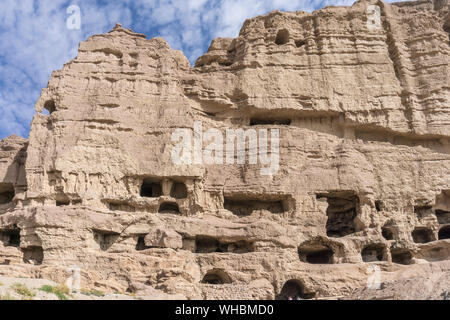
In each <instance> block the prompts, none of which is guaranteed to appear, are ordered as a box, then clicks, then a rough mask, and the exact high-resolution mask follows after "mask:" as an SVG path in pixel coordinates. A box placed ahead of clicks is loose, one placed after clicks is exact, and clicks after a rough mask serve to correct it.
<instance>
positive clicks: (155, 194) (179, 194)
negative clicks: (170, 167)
mask: <svg viewBox="0 0 450 320" xmlns="http://www.w3.org/2000/svg"><path fill="white" fill-rule="evenodd" d="M139 195H140V196H141V197H144V198H159V197H161V196H168V197H171V198H173V199H177V200H179V199H186V198H187V197H188V191H187V187H186V184H185V183H184V182H182V181H176V180H173V179H156V178H149V179H144V180H143V181H142V184H141V187H140V192H139ZM158 213H175V214H177V213H180V208H179V206H178V204H177V202H175V201H165V202H163V203H161V204H160V205H159V208H158Z"/></svg>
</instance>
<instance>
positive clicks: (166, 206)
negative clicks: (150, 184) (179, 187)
mask: <svg viewBox="0 0 450 320" xmlns="http://www.w3.org/2000/svg"><path fill="white" fill-rule="evenodd" d="M158 212H159V213H174V214H175V213H180V208H179V207H178V204H177V203H176V202H163V203H161V205H160V206H159V209H158Z"/></svg>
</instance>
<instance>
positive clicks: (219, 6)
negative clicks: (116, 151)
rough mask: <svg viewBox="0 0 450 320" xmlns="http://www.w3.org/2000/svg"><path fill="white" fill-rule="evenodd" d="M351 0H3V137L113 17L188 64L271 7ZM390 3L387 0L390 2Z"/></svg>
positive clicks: (25, 120) (23, 125)
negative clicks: (159, 40)
mask: <svg viewBox="0 0 450 320" xmlns="http://www.w3.org/2000/svg"><path fill="white" fill-rule="evenodd" d="M353 2H354V1H353V0H310V1H308V0H259V1H256V0H255V1H243V0H209V1H208V0H189V1H186V0H164V1H163V0H139V1H132V0H120V1H104V0H95V1H90V0H74V1H68V0H21V1H17V0H2V1H1V10H0V112H1V116H0V139H1V138H4V137H6V136H8V135H10V134H13V133H15V134H19V135H22V136H25V137H26V136H28V131H29V123H30V121H31V118H32V117H33V114H34V104H35V102H36V101H37V99H38V97H39V95H40V91H41V89H42V88H43V87H45V86H46V84H47V81H48V79H49V77H50V74H51V72H52V71H53V70H57V69H61V68H62V66H63V64H64V63H66V62H68V61H69V60H70V59H72V58H74V57H75V56H76V54H77V48H78V44H79V42H80V41H84V40H85V39H86V38H87V37H88V36H90V35H92V34H97V33H104V32H106V31H108V30H110V29H111V28H112V27H113V26H114V24H115V23H116V22H120V23H122V25H124V26H126V27H129V28H131V29H133V30H135V31H136V32H141V33H145V34H147V36H148V37H149V38H151V37H155V36H162V37H164V38H165V39H166V41H167V42H168V43H169V44H170V45H171V46H172V48H174V49H180V50H183V52H184V53H185V55H186V56H187V57H188V58H189V60H190V61H191V63H193V62H194V61H195V60H196V59H197V58H198V57H199V56H200V55H201V54H203V53H204V52H205V51H206V49H207V48H208V46H209V44H210V42H211V40H212V39H213V38H215V37H218V36H222V37H236V36H237V35H238V33H239V30H240V27H241V26H242V23H243V22H244V20H245V19H247V18H250V17H253V16H256V15H259V14H264V13H267V12H269V11H272V10H276V9H278V10H287V11H295V10H305V11H313V10H315V9H319V8H321V7H324V6H327V5H351V4H352V3H353ZM389 2H392V1H389ZM72 4H73V5H78V6H79V7H80V8H81V14H82V16H81V19H82V24H81V29H80V30H69V29H68V28H67V27H66V19H67V18H68V14H67V13H66V9H67V7H69V6H70V5H72Z"/></svg>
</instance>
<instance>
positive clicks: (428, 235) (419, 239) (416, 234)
mask: <svg viewBox="0 0 450 320" xmlns="http://www.w3.org/2000/svg"><path fill="white" fill-rule="evenodd" d="M411 236H412V238H413V240H414V242H415V243H427V242H431V241H433V240H434V235H433V231H432V230H431V229H429V228H424V227H417V228H415V229H414V230H413V231H412V232H411Z"/></svg>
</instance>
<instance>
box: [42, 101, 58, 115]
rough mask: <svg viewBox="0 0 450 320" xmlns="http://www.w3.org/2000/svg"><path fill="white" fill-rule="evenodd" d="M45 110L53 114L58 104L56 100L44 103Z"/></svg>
mask: <svg viewBox="0 0 450 320" xmlns="http://www.w3.org/2000/svg"><path fill="white" fill-rule="evenodd" d="M44 109H45V110H47V111H48V113H49V114H52V113H53V112H55V111H56V104H55V101H54V100H47V101H46V102H45V103H44Z"/></svg>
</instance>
